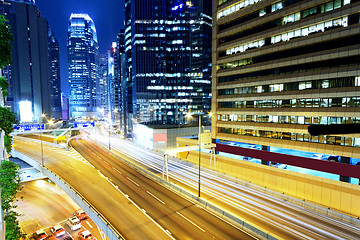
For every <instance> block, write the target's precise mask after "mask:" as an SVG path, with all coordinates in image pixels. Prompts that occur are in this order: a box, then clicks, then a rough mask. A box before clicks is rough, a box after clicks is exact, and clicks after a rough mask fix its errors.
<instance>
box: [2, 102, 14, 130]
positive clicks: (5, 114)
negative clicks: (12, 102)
mask: <svg viewBox="0 0 360 240" xmlns="http://www.w3.org/2000/svg"><path fill="white" fill-rule="evenodd" d="M16 122H17V121H16V115H15V113H13V112H12V111H10V109H8V108H4V107H0V129H2V130H4V132H5V134H6V135H9V134H10V133H11V132H12V130H13V124H14V123H16Z"/></svg>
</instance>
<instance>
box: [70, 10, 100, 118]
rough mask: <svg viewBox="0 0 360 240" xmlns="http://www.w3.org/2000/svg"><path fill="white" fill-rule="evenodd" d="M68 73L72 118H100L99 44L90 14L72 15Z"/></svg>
mask: <svg viewBox="0 0 360 240" xmlns="http://www.w3.org/2000/svg"><path fill="white" fill-rule="evenodd" d="M67 49H68V69H69V83H70V114H71V116H72V117H81V116H88V117H93V116H96V112H97V110H98V109H97V107H99V105H100V104H99V102H100V95H99V94H98V92H99V78H98V72H97V69H98V50H99V47H98V40H97V34H96V28H95V24H94V22H93V20H92V19H91V18H90V17H89V15H88V14H83V13H80V14H74V13H73V14H71V16H70V19H69V26H68V43H67Z"/></svg>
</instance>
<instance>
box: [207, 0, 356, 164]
mask: <svg viewBox="0 0 360 240" xmlns="http://www.w3.org/2000/svg"><path fill="white" fill-rule="evenodd" d="M213 4H214V5H213V7H214V10H215V11H214V15H213V21H214V29H213V31H214V32H213V33H214V34H213V36H214V38H213V64H214V65H213V71H212V72H213V90H212V91H213V100H212V111H213V113H214V117H213V122H212V124H213V125H212V132H213V137H214V138H216V139H219V140H231V141H238V142H245V143H253V144H259V145H263V146H273V147H281V148H288V149H295V150H303V151H308V152H319V153H324V154H329V155H330V154H334V155H337V156H341V157H342V158H341V161H342V162H345V163H348V162H349V158H360V138H359V136H358V134H337V135H334V134H325V135H319V136H314V135H310V134H309V132H308V127H309V125H320V124H323V125H328V124H349V123H360V118H359V117H360V116H359V114H358V112H359V110H360V108H359V107H360V52H359V46H360V45H359V37H360V21H359V20H360V18H359V17H360V14H359V10H360V2H359V1H351V0H331V1H305V0H304V1H301V0H297V1H266V0H265V1H261V0H253V1H235V0H215V1H214V3H213Z"/></svg>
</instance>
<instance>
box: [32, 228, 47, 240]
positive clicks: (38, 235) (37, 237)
mask: <svg viewBox="0 0 360 240" xmlns="http://www.w3.org/2000/svg"><path fill="white" fill-rule="evenodd" d="M33 236H34V238H35V240H42V239H45V238H46V237H47V236H48V235H47V234H46V232H44V230H42V229H40V230H37V231H36V232H34V234H33Z"/></svg>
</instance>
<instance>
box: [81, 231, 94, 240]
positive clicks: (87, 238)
mask: <svg viewBox="0 0 360 240" xmlns="http://www.w3.org/2000/svg"><path fill="white" fill-rule="evenodd" d="M78 235H79V237H80V239H81V240H96V238H95V237H94V236H93V235H92V234H91V232H90V231H89V230H86V229H83V230H81V231H79V233H78Z"/></svg>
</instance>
